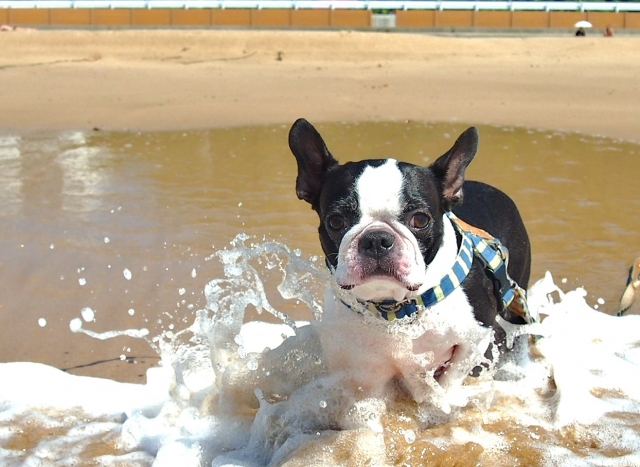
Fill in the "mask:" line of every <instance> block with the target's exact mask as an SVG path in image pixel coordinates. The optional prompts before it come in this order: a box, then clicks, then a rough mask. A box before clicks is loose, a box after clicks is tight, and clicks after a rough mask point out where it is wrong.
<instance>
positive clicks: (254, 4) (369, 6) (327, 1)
mask: <svg viewBox="0 0 640 467" xmlns="http://www.w3.org/2000/svg"><path fill="white" fill-rule="evenodd" d="M0 8H147V9H151V8H184V9H189V8H257V9H263V8H291V9H312V8H323V9H327V8H328V9H352V10H475V11H479V10H506V11H515V10H518V11H524V10H529V11H613V12H622V11H640V3H626V2H621V3H617V2H564V1H558V2H527V1H523V2H519V1H513V2H508V1H505V2H499V1H458V0H441V1H423V0H404V1H403V0H369V1H367V0H39V1H31V0H0Z"/></svg>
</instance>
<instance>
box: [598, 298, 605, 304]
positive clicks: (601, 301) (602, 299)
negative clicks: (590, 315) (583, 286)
mask: <svg viewBox="0 0 640 467" xmlns="http://www.w3.org/2000/svg"><path fill="white" fill-rule="evenodd" d="M598 303H599V304H600V305H604V298H602V297H600V298H599V299H598Z"/></svg>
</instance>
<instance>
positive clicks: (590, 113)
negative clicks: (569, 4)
mask: <svg viewBox="0 0 640 467" xmlns="http://www.w3.org/2000/svg"><path fill="white" fill-rule="evenodd" d="M638 50H640V37H635V36H631V37H629V36H627V37H614V38H604V37H602V36H601V35H600V33H599V32H598V31H593V33H592V34H591V35H589V36H587V37H586V38H576V37H573V36H537V35H536V36H523V37H476V36H469V37H445V36H435V35H428V34H409V33H406V34H405V33H397V34H390V33H374V32H352V31H304V32H301V31H255V30H253V31H241V30H147V31H144V30H136V31H133V30H124V31H18V32H6V33H2V34H1V36H0V85H1V87H2V89H3V93H2V112H0V129H9V130H18V131H25V130H32V129H36V130H39V129H70V128H73V129H92V128H99V129H105V130H110V129H113V130H122V129H130V130H163V129H197V128H209V127H224V126H230V125H245V124H246V125H251V124H267V123H289V122H292V121H293V120H294V119H296V118H298V117H300V116H305V117H307V118H308V119H310V120H312V121H313V122H322V121H342V120H345V121H363V120H367V121H379V120H405V119H409V120H420V121H434V122H435V121H459V122H465V123H469V124H498V125H509V126H526V127H532V128H538V129H550V130H566V131H577V132H583V133H588V134H596V135H603V136H610V137H614V138H622V139H626V140H632V141H639V140H640V132H639V131H638V122H639V121H640V92H639V89H638V87H639V86H640V60H639V59H638Z"/></svg>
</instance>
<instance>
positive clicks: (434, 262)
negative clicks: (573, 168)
mask: <svg viewBox="0 0 640 467" xmlns="http://www.w3.org/2000/svg"><path fill="white" fill-rule="evenodd" d="M289 146H290V148H291V151H292V152H293V154H294V156H295V158H296V160H297V165H298V175H297V180H296V193H297V195H298V198H300V199H302V200H304V201H306V202H308V203H309V204H310V205H311V207H312V209H313V210H314V211H315V212H316V213H317V214H318V217H319V219H320V227H319V229H318V232H319V235H320V243H321V246H322V249H323V250H324V253H325V256H326V263H327V266H328V267H329V269H330V271H331V273H332V276H333V280H332V286H331V287H330V288H329V291H328V294H327V297H326V304H325V310H324V314H323V318H322V320H321V323H320V326H319V328H320V340H321V342H322V347H323V353H324V358H325V362H324V363H325V364H326V365H327V366H328V368H329V369H330V370H331V371H338V370H342V371H344V372H345V373H346V374H348V375H349V378H350V379H351V381H352V382H353V384H354V387H356V388H357V389H358V390H359V391H369V392H370V393H375V392H376V391H379V390H380V389H381V388H383V387H384V386H385V385H387V384H389V383H390V382H391V381H394V382H395V383H397V382H400V383H401V384H402V385H403V387H404V389H405V390H407V391H408V392H409V393H410V395H411V396H412V397H413V398H414V399H415V400H416V401H417V402H423V401H426V400H427V398H430V396H429V395H428V394H429V393H430V392H433V391H436V392H438V393H440V394H444V393H446V392H447V391H449V390H451V389H452V388H454V387H461V386H462V381H463V380H465V379H466V377H467V376H468V375H470V374H474V375H477V374H478V373H481V372H482V369H483V368H486V367H489V366H490V362H491V361H492V360H496V359H497V358H499V356H500V354H501V352H502V351H504V350H506V344H505V342H506V341H505V331H504V329H503V325H501V324H500V323H504V322H508V323H512V324H513V325H518V324H525V323H526V322H527V321H528V320H529V316H527V315H526V313H518V312H514V311H513V310H514V307H513V306H511V305H509V300H506V299H505V297H506V296H507V295H509V294H510V293H511V292H512V291H513V290H516V291H519V297H518V298H516V299H513V297H511V300H512V301H513V302H522V301H523V300H524V295H525V293H524V289H526V287H527V284H528V281H529V274H530V262H531V252H530V244H529V239H528V236H527V232H526V230H525V227H524V224H523V221H522V219H521V217H520V214H519V212H518V209H517V208H516V205H515V204H514V202H513V201H512V200H511V199H510V198H509V197H508V196H507V195H506V194H504V193H503V192H501V191H500V190H498V189H496V188H494V187H492V186H489V185H487V184H484V183H481V182H474V181H465V169H466V167H467V166H468V165H469V163H470V162H471V160H472V159H473V157H474V156H475V154H476V150H477V146H478V132H477V130H476V129H475V128H469V129H468V130H466V131H465V132H464V133H462V135H461V136H460V137H459V138H458V140H457V141H456V142H455V144H454V145H453V147H452V148H451V149H450V150H449V151H447V152H446V153H445V154H444V155H442V156H441V157H439V158H438V159H437V160H436V161H435V162H433V163H432V164H431V165H429V166H428V167H421V166H417V165H413V164H409V163H405V162H399V161H397V160H394V159H372V160H363V161H359V162H347V163H345V164H340V163H339V162H338V161H337V160H336V159H335V158H334V157H333V156H332V155H331V153H330V152H329V150H328V149H327V146H326V145H325V143H324V141H323V139H322V137H321V136H320V134H319V133H318V132H317V131H316V129H315V128H314V127H313V126H312V125H311V124H310V123H309V122H308V121H306V120H304V119H299V120H297V121H296V122H295V123H294V124H293V126H292V128H291V131H290V133H289ZM481 250H488V251H490V254H489V256H492V257H493V258H487V255H486V252H485V254H482V252H481ZM507 256H508V257H507ZM496 258H497V259H498V261H497V262H498V263H499V264H498V266H497V267H494V266H489V265H488V264H489V263H491V262H492V261H493V260H494V259H496ZM501 266H504V267H501ZM505 282H506V283H507V286H506V287H505ZM516 296H518V294H517V293H516ZM516 308H517V307H516ZM498 317H499V318H498ZM507 326H508V324H507ZM429 400H432V398H430V399H429ZM442 407H443V408H446V407H447V404H446V403H443V404H442Z"/></svg>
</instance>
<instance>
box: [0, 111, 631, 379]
mask: <svg viewBox="0 0 640 467" xmlns="http://www.w3.org/2000/svg"><path fill="white" fill-rule="evenodd" d="M317 128H318V129H319V131H320V132H321V133H322V134H323V136H324V137H325V140H326V142H327V145H328V146H329V149H330V150H331V151H332V152H333V154H334V155H335V156H336V157H337V158H338V159H340V160H342V161H346V160H356V159H361V158H379V157H389V156H391V157H394V158H396V159H400V160H404V161H407V162H412V163H416V164H427V163H429V162H430V161H433V160H434V159H435V158H436V157H437V156H439V155H440V154H442V153H443V152H445V151H446V150H447V149H448V148H449V147H450V146H451V145H452V143H453V141H454V140H455V138H456V137H457V135H458V134H459V133H460V132H461V131H463V130H464V129H465V128H466V126H464V125H460V124H421V123H413V122H411V123H360V124H341V123H334V124H322V125H317ZM479 131H480V149H479V152H478V155H477V156H476V159H475V160H474V162H473V163H472V164H471V167H470V169H469V171H468V177H469V178H472V179H478V180H482V181H485V182H488V183H491V184H493V185H496V186H498V187H499V188H501V189H503V190H504V191H506V192H507V193H509V194H510V195H511V196H512V197H513V198H514V199H515V201H516V203H517V204H518V206H519V207H520V210H521V212H522V214H523V217H524V219H525V223H526V224H527V226H528V229H529V234H530V237H531V240H532V245H533V273H532V280H537V279H538V278H540V277H542V275H543V274H544V272H545V271H546V270H550V271H551V272H552V273H553V274H554V277H555V278H556V281H557V283H559V284H562V282H563V281H562V279H566V281H564V284H563V285H562V286H563V287H564V288H565V289H573V288H575V287H576V286H584V287H585V288H586V289H587V291H588V292H589V295H588V301H589V303H591V304H597V303H598V299H603V300H604V304H603V305H602V304H601V305H600V309H603V310H605V311H607V312H614V311H616V308H617V302H618V299H619V297H620V294H621V292H622V289H623V285H624V282H625V280H626V275H627V268H628V266H629V264H630V263H631V261H633V260H634V259H635V258H636V256H638V255H640V235H639V228H640V197H639V196H638V195H637V192H636V191H635V188H636V186H637V180H638V177H639V174H640V146H638V145H635V144H631V143H625V142H617V141H613V140H609V139H603V138H596V137H586V136H581V135H575V134H563V133H546V132H539V131H532V130H526V129H520V128H495V127H480V128H479ZM287 132H288V126H280V125H279V126H266V127H243V128H232V129H219V130H209V131H193V132H164V133H145V134H135V133H102V132H95V133H90V134H82V133H76V132H69V133H63V134H28V135H22V136H14V135H6V134H5V135H3V136H0V167H1V168H2V169H1V170H0V218H1V219H2V222H1V223H0V242H1V243H0V245H1V247H0V268H1V278H2V280H1V281H0V341H1V342H2V343H3V345H2V347H1V348H0V361H33V362H42V363H46V364H49V365H53V366H56V367H59V368H65V369H68V368H74V367H80V368H76V369H73V370H71V372H73V373H75V374H88V375H97V376H104V377H111V378H115V379H118V380H121V381H143V378H144V370H145V369H146V368H147V367H148V366H150V365H153V364H154V363H155V362H156V361H157V357H156V356H155V353H154V351H153V350H152V349H151V348H150V347H149V345H148V344H147V343H145V342H144V341H141V340H139V339H133V338H129V337H118V338H115V339H110V340H104V341H102V340H96V339H93V338H90V337H88V336H86V335H84V334H80V333H75V334H74V333H72V332H71V331H70V329H69V323H70V321H71V320H72V319H74V318H78V317H81V310H82V309H83V308H84V307H90V308H91V309H92V310H93V311H94V312H95V322H91V323H85V325H84V327H85V328H87V329H90V330H92V331H96V332H104V331H111V330H121V329H128V328H148V329H149V330H150V335H149V336H150V337H152V336H156V335H158V334H159V333H160V331H161V330H163V329H174V328H175V329H183V328H185V327H186V326H187V325H189V324H190V323H191V322H192V321H193V315H194V312H195V310H197V309H199V308H201V307H203V306H204V304H205V300H204V295H203V288H204V285H205V284H206V283H207V282H208V281H209V280H211V279H213V278H216V277H220V275H221V271H220V270H219V267H220V266H219V263H218V262H217V261H209V260H208V258H209V256H210V255H211V254H212V253H213V252H214V251H215V249H220V248H224V247H225V246H227V245H228V244H229V241H230V240H231V239H232V238H233V237H234V236H235V235H236V234H238V233H239V232H245V233H247V234H249V235H255V236H256V237H257V238H258V239H259V240H261V239H262V238H263V237H265V238H267V239H275V240H279V241H281V242H283V243H285V244H287V245H289V246H290V247H291V248H298V249H300V250H301V251H302V254H303V255H305V256H310V255H319V254H320V248H319V245H318V242H317V234H316V227H317V225H316V223H317V221H316V218H315V214H314V213H313V212H312V211H311V210H310V209H309V208H308V205H307V204H306V203H303V202H301V201H299V200H298V199H297V198H296V196H295V192H294V183H295V176H296V173H295V163H294V159H293V156H292V155H291V154H290V152H289V149H288V147H287ZM129 273H130V275H129ZM127 276H128V277H130V279H128V278H127ZM270 298H271V300H272V303H273V304H274V305H275V306H276V307H278V308H279V309H282V310H284V311H287V308H288V305H287V304H286V303H283V301H282V300H278V299H277V297H276V296H273V297H270ZM294 318H309V317H308V316H294ZM43 320H46V324H45V323H44V321H43ZM121 355H122V356H125V357H127V358H126V359H125V360H121V357H120V356H121ZM95 362H102V363H98V364H94V365H90V366H83V365H87V364H92V363H95Z"/></svg>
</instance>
